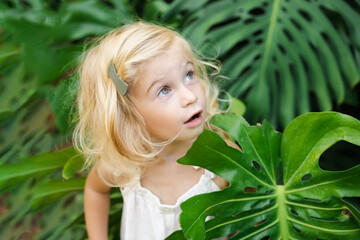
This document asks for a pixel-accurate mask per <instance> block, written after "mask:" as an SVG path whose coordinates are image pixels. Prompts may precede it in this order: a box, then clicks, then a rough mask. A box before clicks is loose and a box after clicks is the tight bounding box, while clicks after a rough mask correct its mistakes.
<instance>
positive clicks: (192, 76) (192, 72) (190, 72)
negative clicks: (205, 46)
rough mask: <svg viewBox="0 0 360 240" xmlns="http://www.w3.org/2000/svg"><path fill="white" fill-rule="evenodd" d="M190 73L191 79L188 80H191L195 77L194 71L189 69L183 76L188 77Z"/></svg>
mask: <svg viewBox="0 0 360 240" xmlns="http://www.w3.org/2000/svg"><path fill="white" fill-rule="evenodd" d="M190 74H191V79H190V80H193V79H194V78H195V73H194V71H189V72H188V73H187V74H186V76H185V77H188V76H189V75H190Z"/></svg>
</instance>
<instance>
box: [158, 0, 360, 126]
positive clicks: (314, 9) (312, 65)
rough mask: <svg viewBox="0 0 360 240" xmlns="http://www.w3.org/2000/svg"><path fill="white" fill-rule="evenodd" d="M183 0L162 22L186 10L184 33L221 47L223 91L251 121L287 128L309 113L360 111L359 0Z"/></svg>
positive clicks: (205, 49)
mask: <svg viewBox="0 0 360 240" xmlns="http://www.w3.org/2000/svg"><path fill="white" fill-rule="evenodd" d="M181 2H185V3H181V4H180V1H175V2H174V3H173V5H172V8H170V9H169V10H168V11H167V12H165V13H164V15H163V19H164V20H165V21H170V22H171V21H176V19H178V17H179V14H180V13H184V12H185V17H184V18H183V21H182V23H181V25H180V27H181V28H183V29H184V33H185V35H187V37H188V38H190V39H192V40H193V42H194V43H195V45H196V46H200V47H201V49H202V52H209V51H212V52H214V49H218V55H219V58H220V59H221V61H222V63H223V74H224V75H225V76H227V77H228V78H229V80H228V81H225V82H224V84H223V87H224V88H225V89H227V90H228V92H229V93H230V94H231V95H232V96H234V97H238V98H241V99H244V100H246V105H247V112H246V114H245V118H246V119H247V120H248V121H250V122H251V123H253V124H254V123H256V122H257V121H262V119H264V118H266V119H269V120H270V122H271V123H272V125H274V126H280V127H281V126H282V127H284V126H286V125H287V123H288V122H290V120H292V119H293V118H294V117H295V116H298V115H300V114H302V113H306V112H309V111H328V110H331V109H334V108H335V107H336V106H337V105H340V104H341V103H344V102H347V103H351V104H352V105H355V106H359V100H358V99H357V97H356V96H357V95H358V94H359V93H358V92H357V91H358V88H357V89H356V88H355V87H356V85H357V84H359V81H360V75H359V66H360V62H359V58H358V56H359V53H360V52H359V51H360V45H359V43H360V37H359V36H360V29H359V28H358V23H359V22H360V15H359V11H360V5H359V1H340V0H309V1H305V0H299V1H289V0H275V1H273V0H264V1H253V0H237V1H236V0H235V1H226V0H225V1H204V0H203V1H196V4H192V3H193V1H181ZM215 51H216V50H215Z"/></svg>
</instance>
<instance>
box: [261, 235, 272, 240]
mask: <svg viewBox="0 0 360 240" xmlns="http://www.w3.org/2000/svg"><path fill="white" fill-rule="evenodd" d="M260 240H270V236H265V237H263V238H261V239H260Z"/></svg>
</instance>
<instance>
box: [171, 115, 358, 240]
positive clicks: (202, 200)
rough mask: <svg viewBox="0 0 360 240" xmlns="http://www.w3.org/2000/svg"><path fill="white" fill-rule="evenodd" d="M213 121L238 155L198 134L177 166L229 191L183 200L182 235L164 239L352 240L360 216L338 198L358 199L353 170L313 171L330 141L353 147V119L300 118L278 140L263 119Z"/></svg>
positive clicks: (355, 136)
mask: <svg viewBox="0 0 360 240" xmlns="http://www.w3.org/2000/svg"><path fill="white" fill-rule="evenodd" d="M216 123H217V124H218V125H220V127H222V128H223V129H224V130H226V131H227V132H229V133H230V134H231V135H232V136H233V137H234V138H235V139H236V141H237V142H238V144H239V145H240V147H241V150H242V151H239V150H237V149H235V148H232V147H230V146H228V144H227V143H226V142H225V141H224V140H223V139H222V138H221V137H219V136H218V135H217V134H216V133H213V132H211V131H205V132H203V133H202V134H201V135H200V136H199V138H198V140H197V141H196V142H195V143H194V144H193V146H192V148H191V149H190V150H189V152H188V153H187V154H186V156H184V157H183V158H182V159H180V160H179V162H180V163H182V164H187V165H196V166H201V167H203V168H206V169H209V170H210V171H212V172H214V173H215V174H217V175H219V176H222V177H223V178H225V179H227V180H228V181H229V182H230V186H229V187H228V188H225V189H224V190H222V191H218V192H213V193H207V194H202V195H198V196H195V197H193V198H190V199H189V200H187V201H185V202H184V203H183V204H182V205H181V208H182V210H183V213H182V214H181V216H180V222H181V227H182V229H183V231H178V232H175V233H174V234H172V235H171V236H169V237H168V239H184V236H185V238H187V239H193V240H197V239H214V238H218V237H221V236H228V235H230V234H231V237H230V239H283V240H285V239H360V221H359V220H360V212H359V210H358V209H357V208H355V207H354V206H353V205H351V204H350V203H348V202H346V201H344V197H360V181H359V179H360V165H357V166H355V167H352V168H350V169H348V170H345V171H326V170H323V169H321V168H320V167H319V158H320V156H321V154H322V153H323V152H324V151H325V150H327V149H328V148H329V147H331V146H332V145H333V144H335V143H336V142H338V141H341V140H344V141H347V142H350V143H352V144H355V145H360V122H359V121H358V120H356V119H354V118H352V117H350V116H347V115H343V114H340V113H335V112H324V113H308V114H304V115H302V116H300V117H298V118H296V119H295V120H293V121H292V122H291V123H290V124H289V125H288V126H287V128H286V129H285V131H284V133H283V135H281V134H280V133H279V132H275V131H274V130H273V129H272V127H271V126H270V124H269V123H268V122H266V121H265V122H264V124H263V125H261V126H249V125H247V124H246V122H245V121H244V120H243V119H242V118H241V117H239V116H236V115H224V116H221V117H220V119H217V121H216ZM278 170H282V171H278ZM281 172H282V174H280V173H281Z"/></svg>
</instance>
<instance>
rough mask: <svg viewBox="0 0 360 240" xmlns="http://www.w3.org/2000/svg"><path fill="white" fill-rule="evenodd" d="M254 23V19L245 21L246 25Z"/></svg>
mask: <svg viewBox="0 0 360 240" xmlns="http://www.w3.org/2000/svg"><path fill="white" fill-rule="evenodd" d="M253 22H255V19H253V18H249V19H246V20H245V21H244V23H245V25H246V24H249V23H253Z"/></svg>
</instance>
